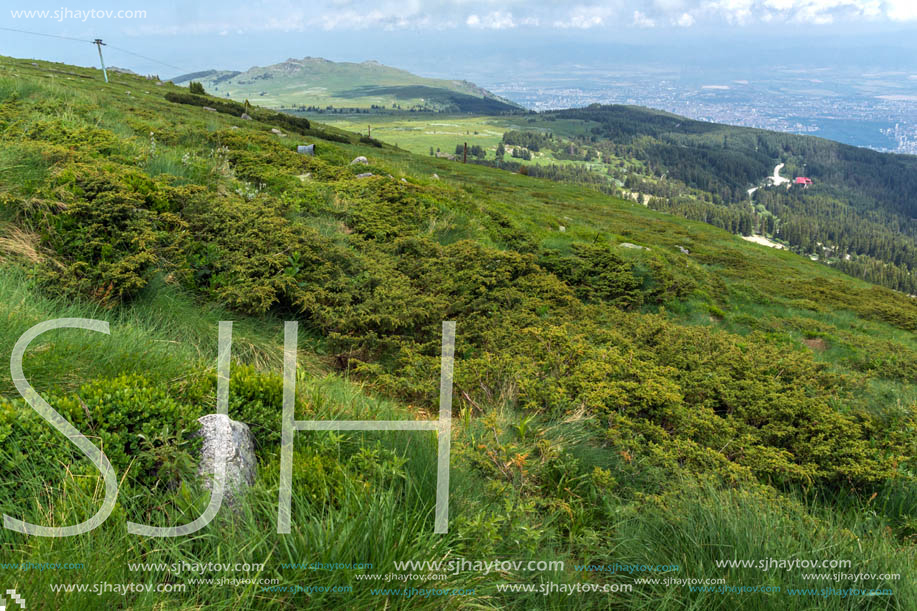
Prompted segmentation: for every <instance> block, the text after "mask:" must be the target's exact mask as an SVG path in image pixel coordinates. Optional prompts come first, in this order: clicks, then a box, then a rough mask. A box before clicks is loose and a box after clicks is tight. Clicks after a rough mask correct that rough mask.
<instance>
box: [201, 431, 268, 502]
mask: <svg viewBox="0 0 917 611" xmlns="http://www.w3.org/2000/svg"><path fill="white" fill-rule="evenodd" d="M197 421H198V422H200V423H201V429H200V431H198V433H197V435H199V436H200V437H201V438H203V440H204V443H203V445H202V446H201V460H200V463H199V464H198V467H197V473H198V476H199V477H201V478H202V479H203V480H204V486H205V487H206V488H207V489H208V490H213V481H214V478H215V477H216V472H217V471H216V466H217V464H218V463H217V461H218V460H225V461H226V472H225V473H226V479H225V480H224V481H225V486H224V493H223V494H224V496H223V501H224V502H225V503H226V504H227V505H229V506H233V505H235V502H236V499H237V497H238V496H239V495H240V494H242V493H243V492H244V491H245V490H247V489H248V488H249V487H250V486H251V485H252V484H254V483H255V478H256V477H257V476H258V461H257V459H256V457H255V442H254V438H253V437H252V432H251V431H250V430H249V428H248V425H247V424H245V423H243V422H237V421H235V420H231V419H230V418H229V416H224V415H222V414H207V415H206V416H201V417H200V418H198V420H197Z"/></svg>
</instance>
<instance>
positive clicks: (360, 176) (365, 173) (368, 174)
mask: <svg viewBox="0 0 917 611" xmlns="http://www.w3.org/2000/svg"><path fill="white" fill-rule="evenodd" d="M372 175H373V173H372V172H363V173H362V174H357V178H369V177H370V176H372Z"/></svg>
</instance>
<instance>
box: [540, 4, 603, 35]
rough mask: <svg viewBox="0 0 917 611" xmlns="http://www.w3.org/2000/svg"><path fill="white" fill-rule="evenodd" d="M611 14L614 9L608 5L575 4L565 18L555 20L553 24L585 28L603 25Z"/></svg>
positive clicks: (559, 26)
mask: <svg viewBox="0 0 917 611" xmlns="http://www.w3.org/2000/svg"><path fill="white" fill-rule="evenodd" d="M612 15H614V11H613V10H612V9H611V8H610V7H608V6H577V7H574V8H573V10H572V11H570V13H569V14H568V15H567V16H566V18H565V19H559V20H555V21H554V26H555V27H558V28H578V29H582V30H586V29H589V28H595V27H599V26H603V25H605V24H606V20H607V19H608V18H609V17H611V16H612Z"/></svg>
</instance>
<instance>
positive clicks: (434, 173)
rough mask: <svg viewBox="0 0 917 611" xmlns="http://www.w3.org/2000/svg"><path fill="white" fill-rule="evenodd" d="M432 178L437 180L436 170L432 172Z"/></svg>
mask: <svg viewBox="0 0 917 611" xmlns="http://www.w3.org/2000/svg"><path fill="white" fill-rule="evenodd" d="M433 178H434V179H436V180H439V174H437V173H436V172H433Z"/></svg>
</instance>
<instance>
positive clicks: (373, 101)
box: [172, 57, 520, 114]
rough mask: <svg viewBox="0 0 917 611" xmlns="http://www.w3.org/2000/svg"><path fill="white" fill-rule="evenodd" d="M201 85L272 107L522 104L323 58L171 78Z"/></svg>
mask: <svg viewBox="0 0 917 611" xmlns="http://www.w3.org/2000/svg"><path fill="white" fill-rule="evenodd" d="M172 81H173V82H174V83H176V84H187V83H190V82H191V81H197V82H200V83H202V84H203V85H204V88H205V89H206V90H207V91H208V92H209V93H212V94H213V95H215V96H219V97H228V98H232V99H235V100H238V101H242V100H246V99H247V100H251V101H252V103H255V104H258V105H261V106H267V107H270V108H288V109H303V110H305V109H309V110H311V111H313V112H324V111H328V110H330V109H331V108H329V107H333V108H338V109H340V108H348V109H366V110H370V109H372V110H377V111H381V110H393V109H400V110H424V111H437V112H440V111H448V112H474V113H483V114H499V113H501V112H514V111H518V110H519V109H520V108H519V106H518V105H516V104H514V103H512V102H510V101H509V100H505V99H503V98H500V97H498V96H496V95H494V94H492V93H490V92H489V91H487V90H486V89H482V88H480V87H478V86H477V85H475V84H473V83H469V82H468V81H450V80H443V79H430V78H424V77H421V76H417V75H416V74H411V73H410V72H407V71H405V70H399V69H397V68H391V67H389V66H384V65H382V64H380V63H379V62H375V61H366V62H362V63H359V64H357V63H351V62H333V61H329V60H327V59H322V58H320V57H304V58H303V59H288V60H286V61H285V62H282V63H279V64H274V65H272V66H264V67H261V66H255V67H253V68H250V69H248V70H246V71H245V72H235V71H225V70H208V71H203V72H195V73H191V74H185V75H181V76H178V77H175V78H174V79H172Z"/></svg>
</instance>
